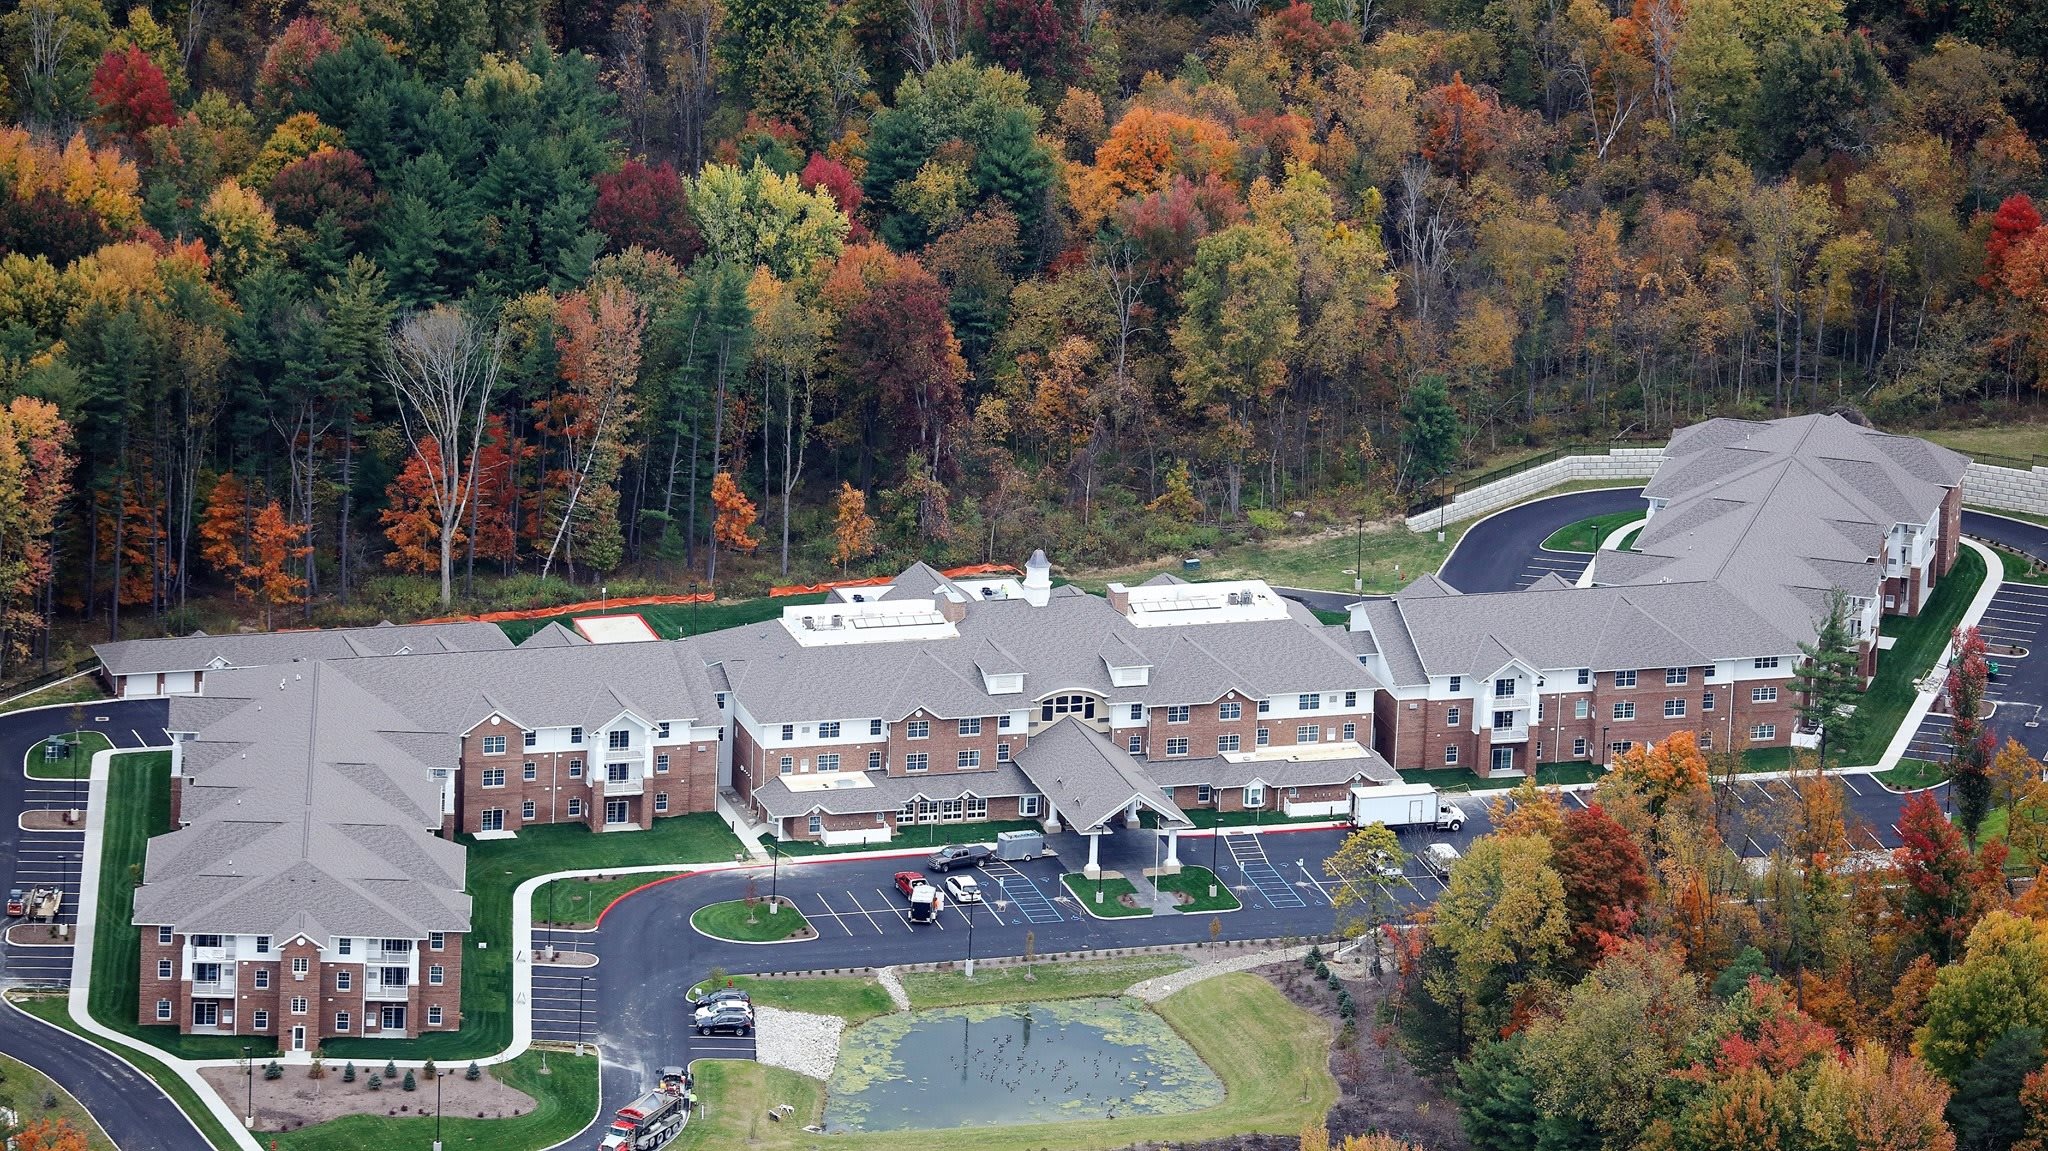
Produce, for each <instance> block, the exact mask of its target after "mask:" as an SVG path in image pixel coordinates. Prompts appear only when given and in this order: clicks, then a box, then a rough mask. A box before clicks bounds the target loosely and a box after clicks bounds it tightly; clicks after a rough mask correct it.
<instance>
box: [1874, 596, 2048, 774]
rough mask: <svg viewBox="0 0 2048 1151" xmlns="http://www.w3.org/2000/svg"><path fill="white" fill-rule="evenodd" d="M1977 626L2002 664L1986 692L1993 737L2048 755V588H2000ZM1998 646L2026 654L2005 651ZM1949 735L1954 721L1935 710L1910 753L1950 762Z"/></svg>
mask: <svg viewBox="0 0 2048 1151" xmlns="http://www.w3.org/2000/svg"><path fill="white" fill-rule="evenodd" d="M1978 628H1979V630H1981V631H1982V632H1983V633H1984V639H1985V642H1987V643H1989V644H1991V645H1993V651H1992V655H1991V659H1992V662H1994V663H1996V664H1997V665H1998V674H1997V675H1996V676H1994V677H1993V678H1992V681H1991V682H1990V683H1989V684H1986V685H1985V688H1984V698H1985V699H1986V701H1988V702H1989V703H1991V704H1992V705H1993V708H1992V712H1991V720H1990V727H1991V731H1992V734H1993V735H1994V736H1995V737H1996V738H1997V739H1998V741H1999V743H2000V744H2001V745H2002V744H2003V743H2004V742H2005V740H2006V739H2007V738H2008V737H2010V738H2012V739H2017V740H2019V741H2020V742H2021V743H2022V744H2024V745H2025V746H2026V748H2027V750H2028V751H2030V752H2032V753H2033V754H2034V755H2035V756H2036V757H2040V756H2043V755H2048V726H2044V725H2043V724H2042V722H2041V720H2042V709H2043V705H2044V704H2048V660H2044V659H2042V658H2041V657H2040V652H2041V643H2042V641H2043V639H2044V638H2048V587H2039V586H2036V585H2032V584H2017V583H2008V584H2006V585H2005V586H2003V587H2001V588H1999V589H1998V592H1997V594H1995V595H1994V596H1992V598H1991V604H1990V606H1989V607H1987V608H1986V609H1985V611H1984V618H1983V620H1982V621H1980V622H1979V624H1978ZM1999 647H2008V648H2017V649H2020V650H2022V651H2025V652H2026V653H2027V654H2025V655H2019V654H2014V653H2013V652H2009V651H2007V652H2001V651H1998V650H1997V649H1998V648H1999ZM1948 733H1949V717H1948V716H1947V715H1945V714H1942V713H1939V712H1930V713H1929V714H1928V715H1927V718H1926V719H1924V720H1922V721H1921V723H1920V727H1919V729H1918V730H1917V731H1915V732H1914V733H1913V740H1912V743H1911V744H1909V745H1908V746H1907V749H1906V755H1907V756H1908V757H1909V758H1912V759H1921V760H1926V761H1927V762H1929V763H1947V762H1948V761H1949V743H1948Z"/></svg>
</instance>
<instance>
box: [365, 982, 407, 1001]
mask: <svg viewBox="0 0 2048 1151" xmlns="http://www.w3.org/2000/svg"><path fill="white" fill-rule="evenodd" d="M411 990H412V988H411V987H410V986H409V985H407V984H404V983H366V984H364V985H363V998H364V999H397V1000H404V999H406V998H407V997H408V996H409V995H410V993H411Z"/></svg>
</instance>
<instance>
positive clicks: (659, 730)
mask: <svg viewBox="0 0 2048 1151" xmlns="http://www.w3.org/2000/svg"><path fill="white" fill-rule="evenodd" d="M654 738H656V739H667V738H668V721H667V720H662V721H661V722H660V723H657V724H655V725H654Z"/></svg>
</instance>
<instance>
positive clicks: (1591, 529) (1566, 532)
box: [1543, 510, 1643, 552]
mask: <svg viewBox="0 0 2048 1151" xmlns="http://www.w3.org/2000/svg"><path fill="white" fill-rule="evenodd" d="M1642 518H1643V513H1642V512H1641V511H1639V510H1630V511H1625V512H1608V513H1607V514H1606V515H1602V516H1587V517H1586V518H1585V519H1582V520H1580V521H1578V522H1577V523H1570V524H1566V525H1565V526H1563V527H1561V528H1559V529H1557V530H1556V531H1554V532H1552V533H1550V538H1549V539H1547V540H1544V541H1543V546H1544V547H1546V548H1549V549H1550V550H1551V551H1554V552H1597V551H1599V550H1600V544H1601V542H1602V541H1604V540H1605V539H1606V538H1607V537H1608V535H1609V534H1611V533H1612V532H1613V531H1614V529H1616V528H1618V527H1620V526H1621V525H1623V524H1632V523H1634V522H1636V521H1637V520H1639V519H1642Z"/></svg>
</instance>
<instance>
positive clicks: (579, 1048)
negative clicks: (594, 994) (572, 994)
mask: <svg viewBox="0 0 2048 1151" xmlns="http://www.w3.org/2000/svg"><path fill="white" fill-rule="evenodd" d="M589 995H590V976H588V975H583V976H578V977H577V984H576V1054H577V1055H579V1056H580V1055H582V1054H583V1001H584V999H586V998H587V997H588V996H589Z"/></svg>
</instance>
